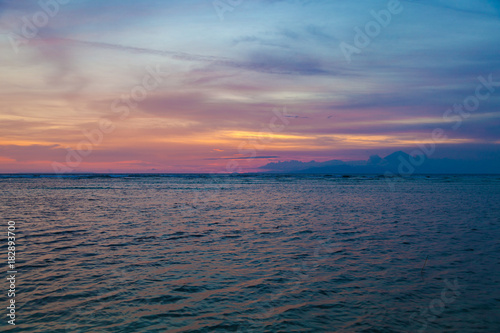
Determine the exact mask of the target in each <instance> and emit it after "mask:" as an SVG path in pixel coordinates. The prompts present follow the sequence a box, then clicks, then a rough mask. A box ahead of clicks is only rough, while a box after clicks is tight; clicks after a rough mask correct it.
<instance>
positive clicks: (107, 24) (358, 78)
mask: <svg viewBox="0 0 500 333" xmlns="http://www.w3.org/2000/svg"><path fill="white" fill-rule="evenodd" d="M396 2H397V1H396ZM40 3H41V4H45V5H43V6H42V5H40V4H39V2H38V1H19V0H3V1H2V0H0V51H1V52H0V88H1V89H0V94H1V99H0V130H1V132H0V172H5V173H9V172H54V171H57V170H55V169H54V166H57V167H59V168H60V169H62V170H64V171H65V172H218V171H221V172H223V171H235V170H236V167H235V166H236V165H237V166H238V169H237V171H252V170H255V168H256V167H258V166H261V165H263V164H266V163H269V162H271V161H285V160H292V159H295V160H301V161H309V160H316V161H325V160H330V159H343V160H365V159H367V158H368V157H369V156H370V155H374V154H379V155H381V156H384V155H386V154H390V153H391V152H394V151H396V150H404V151H407V152H411V151H412V150H414V149H415V148H416V147H417V146H418V145H419V144H429V143H432V132H433V130H434V129H436V128H441V129H443V130H444V132H445V134H446V138H445V139H440V140H438V142H436V143H437V146H436V150H435V152H434V153H433V156H432V157H436V158H437V157H439V158H442V157H447V158H460V159H488V158H495V157H499V156H500V149H499V147H500V145H499V144H500V138H499V133H500V127H499V126H500V2H499V1H485V0H477V1H459V0H441V1H439V0H415V1H401V2H400V4H399V5H397V4H396V3H392V7H391V5H388V1H336V0H328V1H321V0H318V1H309V0H290V1H288V0H282V1H280V0H267V1H264V0H258V1H250V0H243V1H236V0H232V1H226V0H220V1H215V2H213V1H211V0H210V1H209V0H197V1H194V0H184V1H160V0H156V1H152V0H151V1H126V0H120V1H116V0H106V1H91V0H73V1H71V0H64V1H63V0H60V3H59V2H56V0H52V1H49V0H42V1H41V2H40ZM389 3H391V1H389ZM396 5H397V6H396ZM388 7H391V8H392V9H393V10H394V12H397V13H393V14H391V17H390V19H389V18H387V17H386V16H384V15H382V14H380V13H381V12H380V11H384V12H382V13H386V12H389V13H390V11H389V9H388ZM44 10H45V11H44ZM372 11H374V12H373V13H372ZM374 13H375V15H374ZM377 13H378V14H377ZM377 15H378V18H379V19H380V20H383V19H385V21H383V22H382V23H383V24H381V23H380V24H379V23H376V24H373V23H374V22H375V16H377ZM370 22H372V24H370ZM367 24H368V25H367ZM366 27H368V28H369V29H370V28H371V29H372V30H371V31H368V33H369V34H371V35H372V37H370V36H368V38H369V39H370V40H369V41H368V42H367V43H365V44H366V45H361V44H360V43H359V42H360V38H358V39H357V40H355V38H356V35H358V37H359V31H361V32H362V33H363V32H365V29H366ZM377 27H378V28H379V31H377V30H376V29H377ZM373 29H375V30H373ZM363 35H364V33H363ZM361 39H362V38H361ZM363 41H365V42H366V40H363ZM342 45H344V48H342V47H341V46H342ZM346 45H349V50H351V51H352V50H353V49H356V50H357V51H356V52H351V54H349V52H347V53H346V51H345V47H346ZM356 45H358V46H360V45H361V46H363V47H357V46H356ZM343 50H344V51H343ZM346 55H347V56H346ZM348 58H350V59H348ZM479 77H481V79H479ZM488 81H490V82H491V81H492V83H490V84H489V85H488ZM484 83H486V85H485V84H484ZM478 96H479V97H478ZM475 102H478V104H477V105H476V104H475ZM461 103H466V106H464V107H462V106H460V105H459V104H461ZM467 103H469V104H468V105H467ZM454 105H456V107H455V108H454ZM466 108H468V110H471V111H470V112H469V111H467V109H466ZM448 110H449V111H448ZM79 149H80V150H79ZM75 156H76V157H75ZM253 157H255V158H253ZM228 162H230V163H233V164H232V166H233V167H234V168H233V169H235V170H228V169H227V166H228ZM235 163H236V164H235ZM240 168H241V169H240Z"/></svg>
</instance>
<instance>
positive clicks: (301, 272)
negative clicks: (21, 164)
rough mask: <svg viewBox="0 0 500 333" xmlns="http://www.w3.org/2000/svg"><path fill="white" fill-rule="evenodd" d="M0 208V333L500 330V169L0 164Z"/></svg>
mask: <svg viewBox="0 0 500 333" xmlns="http://www.w3.org/2000/svg"><path fill="white" fill-rule="evenodd" d="M0 212H1V214H2V216H1V223H2V225H3V226H2V228H3V229H4V230H3V232H2V234H3V235H4V237H2V244H1V246H2V251H3V255H2V258H4V259H3V261H4V262H3V263H0V266H1V267H2V271H1V272H2V280H3V281H4V283H3V284H2V286H3V289H4V290H3V291H2V294H3V297H2V298H0V299H1V300H2V302H3V306H2V307H1V308H2V309H3V310H0V311H1V312H3V313H2V315H1V318H2V319H1V320H2V322H0V331H4V332H54V333H57V332H373V333H375V332H500V176H499V175H496V176H494V175H491V176H484V175H481V176H473V175H472V176H471V175H427V176H426V175H420V176H417V175H414V176H411V177H406V178H401V177H394V178H386V177H383V176H377V175H350V176H341V175H300V174H293V175H292V174H290V175H287V174H238V175H209V174H206V175H184V174H182V175H181V174H175V175H137V174H131V175H126V174H121V175H96V174H88V175H83V174H80V175H65V176H53V175H1V176H0ZM9 221H13V222H9ZM9 225H12V226H14V228H15V229H13V228H12V227H11V228H10V229H9ZM8 230H9V231H12V232H13V233H14V234H15V236H12V237H15V273H14V275H15V297H10V298H9V297H7V294H8V289H9V280H6V278H9V277H10V275H9V274H10V273H8V272H7V270H10V271H12V269H10V268H8V266H7V252H8V248H7V247H8V244H7V237H6V236H7V232H8ZM11 299H14V300H15V322H14V323H15V325H12V324H11V323H12V322H11V323H9V322H8V321H9V320H11V318H10V317H9V316H8V315H9V313H11V311H10V310H9V309H7V306H9V305H10V304H11V303H9V302H10V300H11Z"/></svg>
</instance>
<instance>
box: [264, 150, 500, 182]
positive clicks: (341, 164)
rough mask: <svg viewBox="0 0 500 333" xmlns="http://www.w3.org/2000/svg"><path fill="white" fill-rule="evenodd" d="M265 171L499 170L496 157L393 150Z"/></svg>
mask: <svg viewBox="0 0 500 333" xmlns="http://www.w3.org/2000/svg"><path fill="white" fill-rule="evenodd" d="M260 169H262V170H265V172H275V173H285V172H286V173H321V174H385V173H390V174H394V175H401V176H408V175H412V174H499V173H500V159H496V160H487V161H484V160H454V159H447V158H444V159H431V158H428V157H426V156H425V155H417V156H412V155H409V154H407V153H405V152H403V151H396V152H394V153H392V154H390V155H387V156H386V157H384V158H381V157H380V156H378V155H373V156H370V158H369V159H368V160H367V161H341V160H330V161H326V162H316V161H310V162H301V161H295V160H293V161H284V162H273V163H268V164H266V165H264V166H261V167H260Z"/></svg>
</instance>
